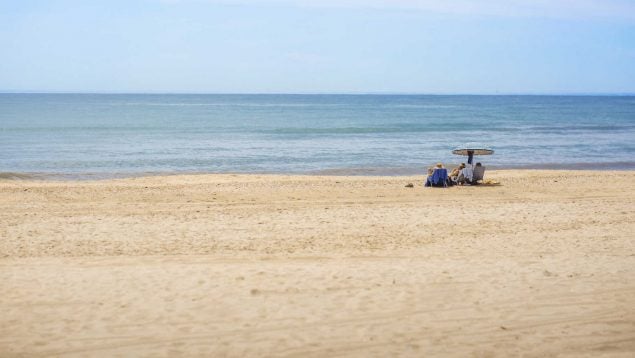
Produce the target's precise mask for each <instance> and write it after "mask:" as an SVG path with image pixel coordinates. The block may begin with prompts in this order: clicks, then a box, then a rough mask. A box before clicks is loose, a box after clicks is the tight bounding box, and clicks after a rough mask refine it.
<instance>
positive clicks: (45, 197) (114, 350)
mask: <svg viewBox="0 0 635 358" xmlns="http://www.w3.org/2000/svg"><path fill="white" fill-rule="evenodd" d="M486 177H487V178H489V179H494V180H497V181H499V182H500V183H501V184H500V185H497V186H476V187H453V188H448V189H436V188H435V189H430V188H424V187H423V186H422V180H423V179H422V177H421V176H419V177H337V176H321V177H320V176H282V175H253V174H252V175H229V174H223V175H189V176H183V175H179V176H163V177H143V178H129V179H118V180H103V181H29V180H0V292H1V293H2V294H0V312H2V314H0V356H2V357H22V356H24V357H51V356H63V357H83V356H138V357H156V356H206V357H225V356H227V357H243V356H250V357H262V356H276V357H289V356H298V357H300V356H301V357H325V356H329V357H330V356H344V357H389V356H411V357H424V356H457V357H466V356H467V357H469V356H473V357H508V356H524V357H545V356H559V357H633V356H635V240H634V238H635V220H633V218H635V172H632V171H625V172H606V171H603V172H594V171H545V170H543V171H540V170H521V171H490V172H487V174H486ZM408 183H413V184H415V187H414V188H407V187H405V186H406V184H408Z"/></svg>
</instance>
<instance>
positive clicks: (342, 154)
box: [0, 93, 635, 177]
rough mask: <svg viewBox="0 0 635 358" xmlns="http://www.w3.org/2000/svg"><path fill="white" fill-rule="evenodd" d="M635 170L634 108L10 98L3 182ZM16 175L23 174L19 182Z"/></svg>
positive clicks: (449, 101) (2, 110)
mask: <svg viewBox="0 0 635 358" xmlns="http://www.w3.org/2000/svg"><path fill="white" fill-rule="evenodd" d="M466 144H468V145H477V146H484V147H487V148H491V149H493V150H494V151H495V153H494V155H492V156H483V157H477V161H481V162H483V163H484V164H485V165H487V166H489V167H532V168H541V167H542V168H579V169H605V168H606V169H628V170H632V169H635V160H634V159H633V158H634V154H635V97H634V96H459V95H457V96H438V95H203V94H200V95H199V94H192V95H181V94H166V95H163V94H8V93H7V94H0V173H4V174H3V175H4V176H5V177H6V176H10V175H14V176H20V175H27V176H28V175H31V174H40V175H42V174H44V175H59V176H73V177H95V176H96V177H111V176H126V175H140V174H141V175H142V174H147V173H164V174H167V173H201V172H202V173H217V172H221V173H227V172H231V173H318V174H380V175H390V174H410V173H421V172H423V171H424V169H425V168H426V167H428V166H430V165H432V164H434V163H436V162H443V163H446V164H449V163H459V162H461V161H465V158H464V157H458V156H454V155H452V154H451V150H452V149H454V148H456V147H460V146H464V145H466ZM9 173H13V174H9Z"/></svg>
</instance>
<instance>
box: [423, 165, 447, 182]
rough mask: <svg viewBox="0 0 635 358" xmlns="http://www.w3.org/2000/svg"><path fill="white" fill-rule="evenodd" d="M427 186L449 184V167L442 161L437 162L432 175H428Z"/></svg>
mask: <svg viewBox="0 0 635 358" xmlns="http://www.w3.org/2000/svg"><path fill="white" fill-rule="evenodd" d="M428 173H429V171H428ZM425 186H437V187H447V186H448V171H447V169H445V168H443V164H442V163H437V165H436V168H435V169H434V171H433V172H432V175H428V178H427V179H426V184H425Z"/></svg>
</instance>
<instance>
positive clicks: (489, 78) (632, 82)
mask: <svg viewBox="0 0 635 358" xmlns="http://www.w3.org/2000/svg"><path fill="white" fill-rule="evenodd" d="M0 52H1V54H2V59H1V60H0V90H4V91H67V92H68V91H70V92H175V93H182V92H194V93H201V92H203V93H237V92H238V93H272V92H273V93H369V92H371V93H378V92H379V93H384V92H388V93H476V94H478V93H635V1H633V0H575V1H574V0H551V1H547V0H534V1H527V0H485V1H467V0H445V1H441V0H439V1H431V0H393V1H388V0H366V1H362V0H340V1H336V0H324V1H320V0H315V1H309V0H253V1H247V0H238V1H232V0H225V1H222V0H163V1H161V0H127V1H125V0H121V1H120V0H110V1H74V0H42V1H33V0H24V1H17V0H16V1H11V0H0Z"/></svg>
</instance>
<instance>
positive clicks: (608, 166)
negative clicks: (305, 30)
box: [0, 161, 635, 181]
mask: <svg viewBox="0 0 635 358" xmlns="http://www.w3.org/2000/svg"><path fill="white" fill-rule="evenodd" d="M475 162H476V161H475ZM459 163H460V162H456V163H448V164H445V163H444V165H445V167H446V168H453V167H456V166H458V164H459ZM434 164H435V163H428V164H427V165H426V164H422V165H421V166H420V167H363V168H357V167H350V168H331V169H320V170H310V171H303V172H277V171H223V172H214V171H194V170H193V171H138V172H136V171H130V172H18V171H5V172H0V181H2V180H38V181H47V180H53V181H73V180H80V181H90V180H109V179H127V178H140V177H157V176H158V177H162V176H179V175H297V176H360V177H363V176H381V177H400V176H413V175H425V172H426V168H427V167H428V166H434ZM485 166H486V168H487V170H489V171H493V170H496V171H500V170H507V171H508V170H554V171H559V170H571V171H624V172H629V171H635V162H606V163H569V164H563V163H546V164H534V165H529V164H528V165H487V162H485Z"/></svg>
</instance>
